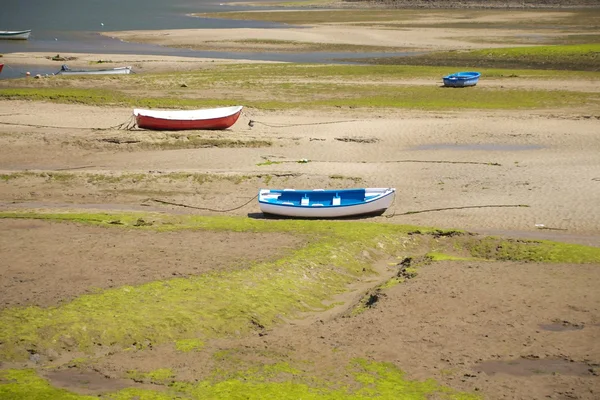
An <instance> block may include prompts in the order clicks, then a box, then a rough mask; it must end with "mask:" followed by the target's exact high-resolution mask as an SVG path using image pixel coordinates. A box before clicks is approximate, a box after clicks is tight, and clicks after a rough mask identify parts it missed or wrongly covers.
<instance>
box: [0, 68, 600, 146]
mask: <svg viewBox="0 0 600 400" xmlns="http://www.w3.org/2000/svg"><path fill="white" fill-rule="evenodd" d="M406 59H410V58H409V57H406ZM412 64H414V62H412ZM448 65H451V64H447V65H445V66H444V67H439V66H436V67H427V66H420V67H419V66H414V65H411V66H398V65H370V66H356V65H350V66H345V65H342V66H320V65H295V64H292V65H259V66H256V65H240V66H237V65H236V66H222V68H219V69H216V70H212V69H208V70H205V71H204V70H203V72H201V73H197V72H192V73H180V74H176V73H173V74H150V75H144V76H140V77H136V78H134V79H135V81H130V80H128V81H124V82H122V84H121V85H119V86H114V87H110V88H109V87H107V88H105V89H103V90H102V91H100V92H97V91H95V90H87V89H82V88H71V87H62V88H60V87H59V88H57V87H52V88H32V87H11V88H0V98H4V99H23V100H37V101H52V102H61V103H81V104H91V105H110V104H113V105H118V106H134V107H162V108H183V109H186V108H197V107H208V106H211V105H212V106H218V105H219V106H222V105H230V104H232V103H240V102H242V103H244V104H245V105H246V107H248V108H259V109H267V110H286V109H307V110H310V109H315V108H328V107H331V108H334V107H335V108H338V107H357V108H372V107H377V108H408V109H425V110H443V109H520V108H533V109H536V108H550V107H562V106H571V107H576V106H583V105H588V104H590V105H591V104H594V103H597V102H599V101H600V100H599V99H598V98H597V94H596V93H590V92H582V91H569V90H530V89H523V88H515V89H507V88H500V87H490V86H488V87H480V86H477V87H474V88H469V90H446V89H447V88H446V89H444V88H442V87H441V86H442V85H441V80H442V79H441V78H442V76H444V75H447V74H448V73H450V72H453V71H452V70H448ZM481 67H482V66H479V68H480V69H479V70H480V72H481V73H482V76H484V77H486V79H492V78H494V77H507V76H519V77H520V76H524V77H526V79H564V78H567V77H568V79H591V80H598V79H600V75H598V73H597V72H596V73H592V72H587V73H583V72H569V73H568V74H567V73H566V72H557V71H534V70H529V71H527V72H524V71H514V70H498V69H493V70H492V69H485V68H484V69H481ZM219 77H221V78H219ZM210 78H214V79H210ZM412 78H421V79H427V80H429V81H430V82H432V83H434V82H439V85H429V84H423V83H422V82H415V83H414V84H409V85H406V84H398V83H400V82H406V80H407V79H412ZM173 79H185V80H186V81H188V82H189V83H190V85H194V86H198V87H200V88H199V89H198V92H197V93H202V91H203V90H212V92H213V93H214V90H213V89H215V85H217V84H216V83H215V81H219V84H218V89H219V90H218V93H221V94H216V95H215V94H213V96H220V98H212V99H209V100H207V99H206V97H205V96H200V97H201V98H202V100H198V99H197V98H185V97H183V98H182V94H180V93H176V92H171V91H169V92H168V93H167V92H164V91H165V90H167V88H166V87H165V86H164V85H165V83H164V82H170V81H171V80H173ZM357 81H358V82H360V84H356V83H357ZM394 81H397V82H398V83H394ZM240 85H243V86H244V87H246V88H247V89H248V90H245V91H244V92H243V93H241V94H236V97H235V98H233V97H231V95H230V94H228V93H230V92H231V91H228V90H225V89H227V88H239V86H240ZM15 86H18V84H17V85H15ZM148 92H152V93H157V94H160V93H162V94H163V97H153V98H148V97H146V96H147V93H148ZM253 93H261V96H260V97H256V96H255V95H254V94H253ZM315 93H319V96H318V97H315ZM239 96H243V97H242V98H240V97H239ZM182 144H185V145H186V146H192V145H194V143H191V142H189V141H187V142H181V143H176V145H182ZM263 144H264V145H265V146H267V145H268V143H234V142H231V143H213V142H211V141H210V140H208V141H207V140H206V139H203V140H201V141H199V142H198V143H196V144H195V145H197V146H204V145H207V146H208V145H211V146H213V145H223V146H225V145H227V146H243V147H248V146H250V145H252V146H262V145H263ZM160 145H161V146H167V145H168V143H166V142H165V143H162V144H160ZM139 146H142V147H143V146H150V144H140V145H139Z"/></svg>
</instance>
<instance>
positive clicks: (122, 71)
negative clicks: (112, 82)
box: [54, 64, 131, 75]
mask: <svg viewBox="0 0 600 400" xmlns="http://www.w3.org/2000/svg"><path fill="white" fill-rule="evenodd" d="M130 73H131V67H116V68H105V69H79V70H76V69H71V68H69V66H68V65H64V64H63V65H62V66H61V67H60V71H58V72H56V73H55V74H54V75H127V74H130Z"/></svg>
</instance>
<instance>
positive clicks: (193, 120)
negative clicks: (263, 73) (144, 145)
mask: <svg viewBox="0 0 600 400" xmlns="http://www.w3.org/2000/svg"><path fill="white" fill-rule="evenodd" d="M242 108H243V107H242V106H233V107H219V108H205V109H200V110H176V111H171V110H142V109H139V108H136V109H135V110H133V115H134V116H135V122H136V124H137V126H138V127H140V128H144V129H154V130H160V131H177V130H183V129H227V128H229V127H230V126H232V125H233V124H235V122H236V121H237V120H238V118H239V117H240V114H241V113H242Z"/></svg>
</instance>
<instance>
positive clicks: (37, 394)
mask: <svg viewBox="0 0 600 400" xmlns="http://www.w3.org/2000/svg"><path fill="white" fill-rule="evenodd" d="M0 399H3V400H92V399H96V400H97V399H98V397H96V396H83V395H78V394H75V393H72V392H69V391H67V390H64V389H58V388H55V387H52V386H51V385H50V383H49V382H48V381H47V380H45V379H42V378H40V377H39V376H38V375H37V374H36V373H35V371H34V370H32V369H23V370H19V369H8V370H0Z"/></svg>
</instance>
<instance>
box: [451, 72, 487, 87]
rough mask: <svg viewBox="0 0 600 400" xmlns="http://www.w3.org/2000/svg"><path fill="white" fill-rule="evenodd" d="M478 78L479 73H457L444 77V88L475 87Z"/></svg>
mask: <svg viewBox="0 0 600 400" xmlns="http://www.w3.org/2000/svg"><path fill="white" fill-rule="evenodd" d="M480 76H481V73H479V72H457V73H455V74H450V75H447V76H445V77H444V86H453V87H464V86H475V85H477V82H478V81H479V77H480Z"/></svg>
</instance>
